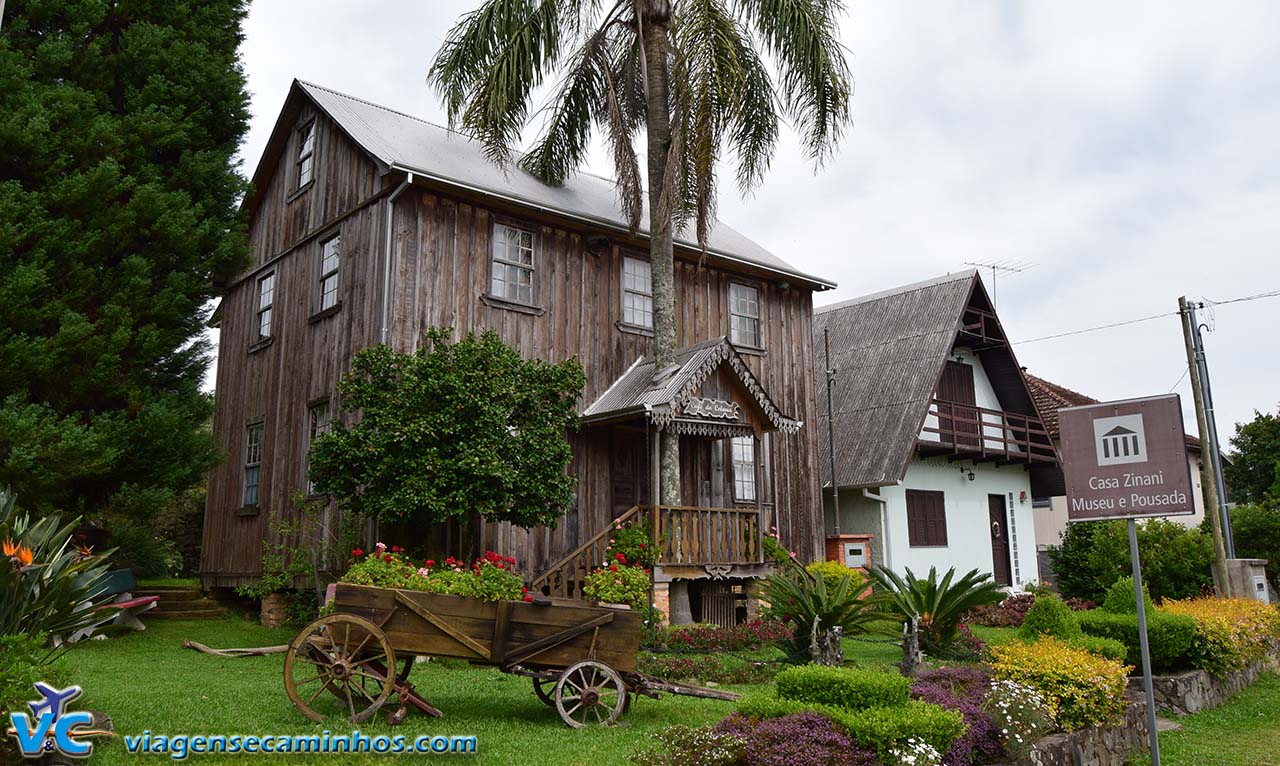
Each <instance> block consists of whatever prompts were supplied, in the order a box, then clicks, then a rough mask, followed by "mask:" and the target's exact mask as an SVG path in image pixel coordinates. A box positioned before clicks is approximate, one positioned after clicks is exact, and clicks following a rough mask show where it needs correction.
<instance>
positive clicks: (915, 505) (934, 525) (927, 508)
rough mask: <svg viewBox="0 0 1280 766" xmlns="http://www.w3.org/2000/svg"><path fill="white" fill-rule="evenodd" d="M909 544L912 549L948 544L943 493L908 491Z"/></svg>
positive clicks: (919, 490)
mask: <svg viewBox="0 0 1280 766" xmlns="http://www.w3.org/2000/svg"><path fill="white" fill-rule="evenodd" d="M907 542H908V544H909V545H911V546H912V547H919V546H945V545H946V544H947V513H946V505H945V503H944V495H943V493H941V492H936V491H930V490H921V489H909V490H907Z"/></svg>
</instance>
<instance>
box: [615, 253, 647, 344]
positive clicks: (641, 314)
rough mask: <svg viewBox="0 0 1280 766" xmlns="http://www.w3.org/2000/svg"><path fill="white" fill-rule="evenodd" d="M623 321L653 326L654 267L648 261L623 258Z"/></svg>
mask: <svg viewBox="0 0 1280 766" xmlns="http://www.w3.org/2000/svg"><path fill="white" fill-rule="evenodd" d="M622 321H623V323H625V324H630V325H635V326H636V327H649V328H652V327H653V269H652V268H651V267H650V266H649V262H648V261H642V260H640V259H639V258H625V257H624V258H623V259H622Z"/></svg>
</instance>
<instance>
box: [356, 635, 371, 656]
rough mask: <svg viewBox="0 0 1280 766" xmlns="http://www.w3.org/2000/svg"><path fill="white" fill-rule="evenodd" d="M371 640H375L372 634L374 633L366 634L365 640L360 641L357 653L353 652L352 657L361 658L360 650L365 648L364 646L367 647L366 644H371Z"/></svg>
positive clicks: (357, 645)
mask: <svg viewBox="0 0 1280 766" xmlns="http://www.w3.org/2000/svg"><path fill="white" fill-rule="evenodd" d="M371 638H373V634H372V633H366V634H365V635H364V638H363V639H362V640H361V641H360V643H358V644H356V648H355V651H353V652H351V656H352V657H359V656H360V650H361V649H363V648H364V645H365V644H367V643H369V639H371Z"/></svg>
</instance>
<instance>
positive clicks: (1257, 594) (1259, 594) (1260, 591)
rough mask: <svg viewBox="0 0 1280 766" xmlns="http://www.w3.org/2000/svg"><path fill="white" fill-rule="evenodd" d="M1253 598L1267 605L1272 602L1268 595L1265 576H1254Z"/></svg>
mask: <svg viewBox="0 0 1280 766" xmlns="http://www.w3.org/2000/svg"><path fill="white" fill-rule="evenodd" d="M1253 597H1254V598H1256V599H1258V600H1259V601H1261V602H1262V603H1264V604H1266V603H1268V602H1269V601H1270V600H1271V597H1270V595H1268V593H1267V578H1266V576H1265V575H1254V576H1253Z"/></svg>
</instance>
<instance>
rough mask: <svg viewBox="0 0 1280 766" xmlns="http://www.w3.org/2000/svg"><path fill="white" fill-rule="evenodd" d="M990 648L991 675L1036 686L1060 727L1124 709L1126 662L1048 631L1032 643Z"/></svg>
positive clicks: (1104, 718)
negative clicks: (1072, 643)
mask: <svg viewBox="0 0 1280 766" xmlns="http://www.w3.org/2000/svg"><path fill="white" fill-rule="evenodd" d="M989 651H990V653H991V667H992V669H993V676H994V677H995V678H996V679H999V680H1007V681H1014V682H1016V683H1020V684H1023V685H1025V686H1030V687H1031V688H1033V689H1035V690H1036V691H1038V692H1040V694H1041V695H1042V696H1043V697H1044V699H1045V702H1046V704H1047V705H1048V707H1049V713H1050V715H1052V717H1053V720H1054V721H1055V722H1056V723H1057V724H1058V726H1060V727H1061V728H1062V729H1064V730H1065V731H1072V730H1074V729H1079V728H1080V727H1082V726H1089V725H1091V724H1096V723H1110V722H1113V721H1115V720H1117V719H1119V718H1120V717H1121V716H1123V715H1124V709H1125V697H1124V691H1125V686H1126V684H1127V679H1128V676H1129V671H1130V670H1131V668H1130V667H1129V666H1127V665H1125V664H1123V663H1121V662H1117V661H1116V660H1108V659H1104V658H1102V657H1099V656H1097V655H1094V654H1090V653H1089V652H1087V651H1085V650H1084V649H1080V648H1077V647H1074V646H1071V645H1070V644H1068V643H1066V642H1065V641H1061V640H1059V639H1056V638H1052V637H1049V636H1046V637H1044V638H1041V639H1040V640H1039V641H1036V642H1035V643H1023V642H1021V641H1009V642H1007V643H1003V644H996V645H994V646H992V647H990V649H989Z"/></svg>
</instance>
